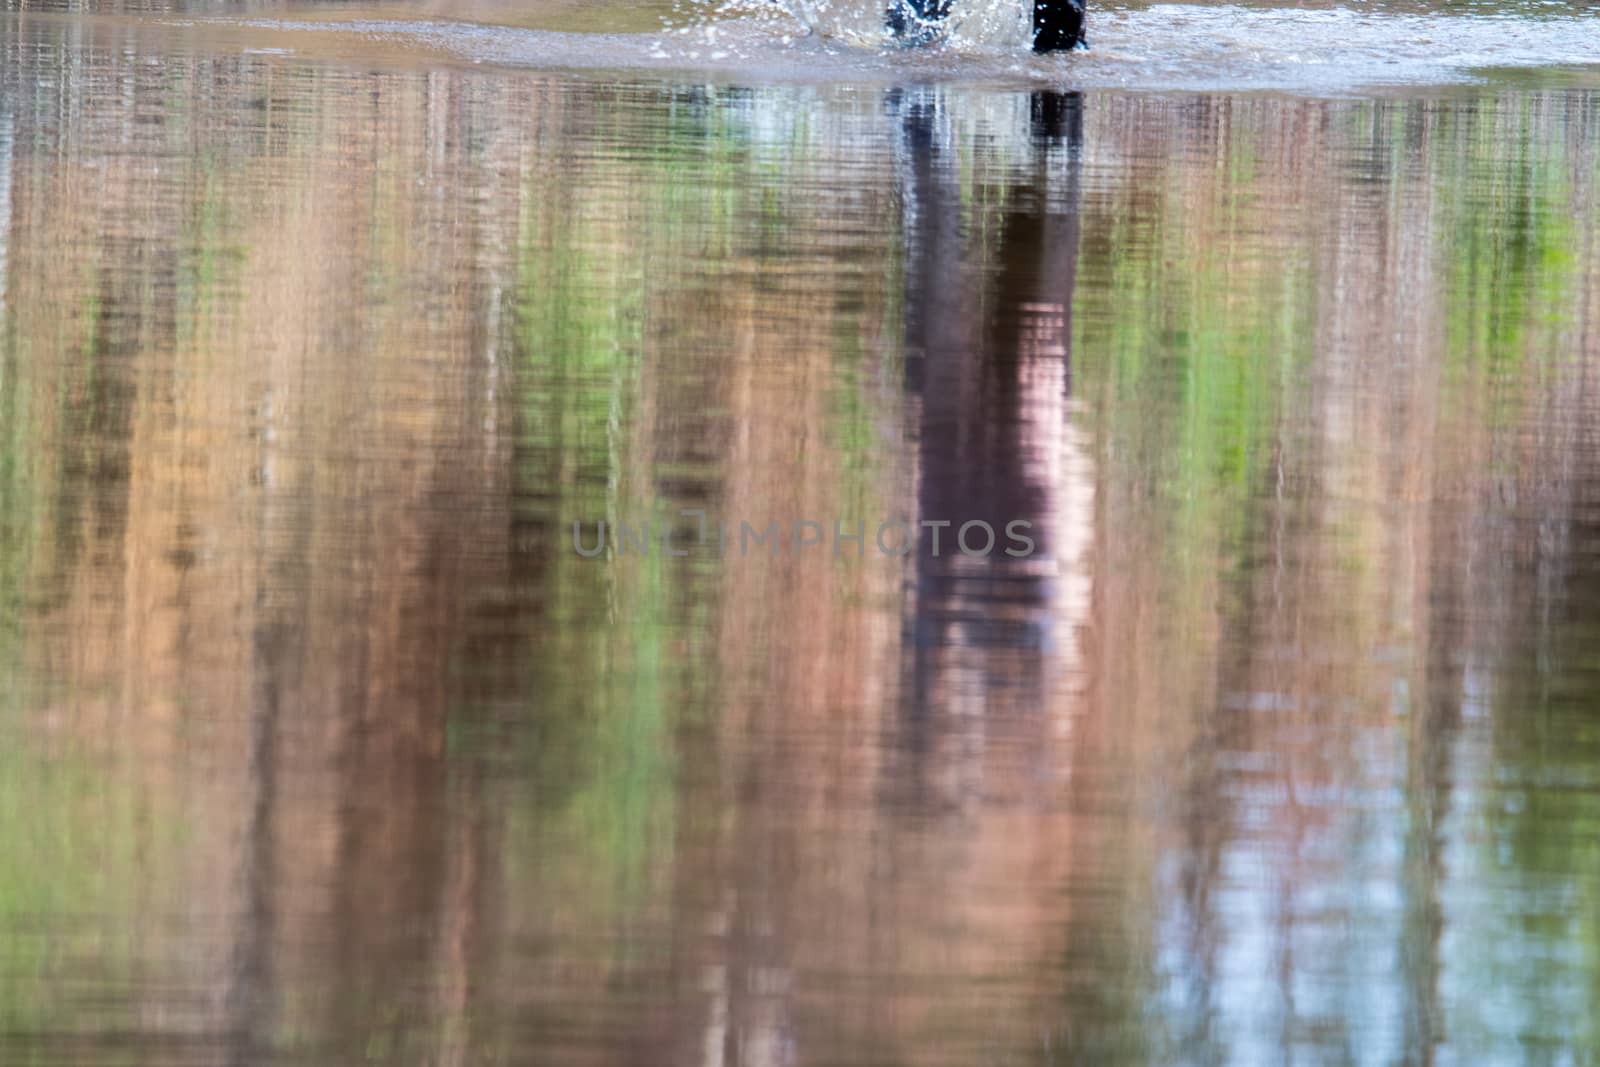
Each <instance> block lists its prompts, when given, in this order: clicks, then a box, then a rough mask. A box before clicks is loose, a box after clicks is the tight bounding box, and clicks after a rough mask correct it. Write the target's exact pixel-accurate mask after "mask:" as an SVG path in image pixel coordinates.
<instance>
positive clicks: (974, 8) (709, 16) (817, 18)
mask: <svg viewBox="0 0 1600 1067" xmlns="http://www.w3.org/2000/svg"><path fill="white" fill-rule="evenodd" d="M889 5H890V0H777V2H776V3H770V2H769V3H761V2H759V0H758V2H752V0H714V2H712V3H710V4H707V3H704V2H696V0H678V2H677V4H676V6H675V8H674V12H673V16H672V19H671V21H672V22H673V23H675V24H676V26H677V28H678V31H679V32H680V33H685V31H687V34H686V35H689V36H693V35H696V34H702V35H703V34H705V33H706V32H707V31H708V30H709V29H710V28H711V27H712V26H714V25H715V24H716V23H718V22H725V21H728V20H730V19H746V20H749V19H754V20H757V21H760V22H767V23H779V22H786V23H792V24H795V25H794V32H795V33H796V34H797V35H813V36H816V37H819V38H822V39H824V40H827V41H837V42H839V43H841V44H845V45H848V46H851V47H854V48H870V49H874V50H889V49H897V48H900V47H903V46H904V44H905V43H906V42H905V40H903V39H896V37H895V36H894V35H893V34H891V33H890V31H889V28H888V12H889ZM1032 7H1033V5H1032V3H1031V0H960V2H959V3H956V4H954V5H952V9H951V10H950V12H949V13H948V14H947V15H945V16H944V17H943V18H940V19H936V20H935V19H929V20H921V21H920V22H919V24H918V25H916V26H914V27H913V29H914V31H919V32H913V33H912V34H911V35H910V36H911V37H912V38H914V39H915V40H916V42H917V43H918V44H921V45H924V46H929V47H933V48H937V49H940V50H945V51H954V52H988V53H996V52H1006V53H1015V52H1025V51H1027V50H1028V49H1029V48H1030V47H1031V44H1032V40H1033V38H1032ZM912 18H913V20H914V21H916V20H915V17H914V16H912Z"/></svg>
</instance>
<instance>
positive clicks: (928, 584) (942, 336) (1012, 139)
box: [884, 91, 1095, 1042]
mask: <svg viewBox="0 0 1600 1067" xmlns="http://www.w3.org/2000/svg"><path fill="white" fill-rule="evenodd" d="M954 99H955V98H952V100H951V101H948V102H947V101H945V100H944V99H942V98H941V95H940V94H938V93H937V92H933V91H929V92H916V93H914V92H905V93H902V94H900V95H899V96H897V97H895V98H894V99H893V106H894V107H895V109H896V115H897V117H898V119H899V120H900V122H901V130H900V136H901V145H902V159H901V165H902V167H903V171H902V178H901V183H900V184H901V188H902V195H903V200H904V212H905V216H904V217H905V221H904V227H905V233H906V241H907V251H906V261H907V267H906V278H907V280H906V304H905V308H906V310H905V331H906V332H905V350H906V376H907V389H908V393H909V403H908V411H909V414H908V418H909V419H910V422H911V432H912V434H913V435H914V436H915V438H916V444H915V450H914V457H915V460H914V462H915V464H916V468H917V469H916V471H915V476H914V482H915V486H916V488H915V497H914V500H913V501H909V502H908V504H909V506H908V510H909V511H913V512H914V513H915V514H914V521H916V522H918V523H927V524H931V523H940V522H948V523H949V524H950V525H949V526H947V527H931V526H930V527H925V528H924V530H923V533H922V540H921V543H920V545H919V547H918V551H917V553H916V555H915V557H914V558H913V559H911V560H908V561H907V582H908V587H909V588H908V592H907V597H906V602H905V607H904V609H903V611H904V614H903V616H902V620H903V626H904V640H903V646H902V647H903V648H904V649H905V651H904V654H903V656H904V658H903V676H902V690H901V691H902V694H903V695H902V700H901V703H900V713H899V718H898V721H897V723H896V725H895V726H894V727H893V729H894V730H895V731H896V733H897V735H898V737H897V742H896V743H895V744H894V745H893V750H894V752H895V754H896V755H895V757H894V758H895V759H896V760H897V761H898V763H899V766H897V767H896V768H894V769H893V770H892V771H891V772H890V773H889V776H888V778H887V779H886V780H887V781H888V782H889V783H892V784H891V786H890V789H889V790H888V792H887V794H886V795H885V797H884V801H885V803H887V804H888V805H889V806H890V811H891V812H892V813H893V815H892V818H893V819H894V823H895V825H896V826H897V827H898V830H897V832H896V833H895V834H894V835H893V840H894V844H893V845H892V846H891V847H892V849H893V851H894V856H893V859H892V860H891V861H890V869H891V870H892V871H893V874H892V875H891V877H892V879H893V880H894V881H895V882H896V884H897V888H896V889H895V890H894V895H895V897H896V901H897V903H896V909H897V910H896V914H897V915H899V916H901V920H900V925H901V927H903V928H905V929H908V930H911V931H912V935H911V936H910V937H909V938H907V939H906V940H905V941H904V942H903V944H904V945H905V947H904V948H903V949H902V954H901V956H900V960H899V963H900V965H901V966H902V967H905V968H907V969H908V970H909V971H912V972H915V971H917V970H919V969H920V968H924V967H928V966H935V965H936V966H939V967H941V968H942V969H943V973H945V974H949V975H952V976H959V980H960V981H962V982H970V983H974V984H976V985H980V986H982V987H983V988H984V989H986V990H988V991H989V994H987V995H990V996H992V997H993V998H994V999H993V1000H992V1001H991V1002H990V1003H991V1005H999V1004H1002V1003H1003V1004H1004V1005H1005V1010H1004V1011H1003V1012H1002V1011H992V1012H991V1013H989V1015H988V1017H986V1018H972V1019H969V1020H967V1022H966V1023H965V1025H967V1026H968V1027H969V1028H970V1029H971V1031H972V1032H973V1033H974V1034H977V1033H980V1032H986V1033H988V1034H989V1035H990V1036H991V1037H992V1038H993V1039H994V1040H997V1041H1001V1042H1005V1041H1009V1040H1011V1038H1012V1037H1013V1036H1014V1035H1015V1034H1017V1033H1023V1032H1027V1033H1032V1034H1040V1033H1046V1032H1051V1031H1052V1029H1053V1028H1054V1027H1056V1026H1058V1025H1059V1024H1060V1019H1059V1012H1060V1008H1059V989H1057V990H1055V991H1052V989H1051V986H1052V984H1053V983H1054V984H1056V985H1059V980H1058V979H1059V976H1056V977H1052V973H1053V968H1054V967H1055V966H1056V961H1055V960H1053V959H1052V958H1051V957H1050V951H1051V950H1050V949H1049V948H1048V947H1047V946H1048V945H1049V944H1050V943H1052V941H1054V940H1055V939H1057V938H1058V937H1059V936H1060V935H1059V931H1060V930H1061V928H1062V924H1063V923H1064V922H1065V916H1064V915H1063V913H1062V908H1063V899H1064V898H1063V896H1062V894H1061V887H1062V886H1063V885H1065V884H1066V882H1067V872H1068V868H1069V866H1070V864H1071V863H1072V861H1073V856H1074V843H1073V840H1072V838H1073V831H1074V826H1073V822H1072V819H1071V815H1070V807H1069V803H1068V798H1067V795H1066V793H1067V788H1068V771H1069V768H1070V765H1071V759H1072V751H1073V745H1074V743H1075V734H1074V723H1075V722H1076V718H1077V716H1076V709H1077V708H1078V706H1079V704H1080V701H1081V695H1082V691H1083V681H1082V676H1083V669H1082V662H1081V658H1080V657H1081V654H1080V645H1081V643H1082V638H1081V636H1080V630H1081V629H1082V628H1083V627H1084V626H1085V625H1086V624H1087V622H1088V615H1089V610H1090V597H1089V582H1088V578H1087V577H1086V575H1087V572H1088V567H1087V558H1086V557H1087V553H1088V551H1089V548H1090V538H1091V536H1092V530H1093V523H1094V507H1095V505H1094V479H1093V473H1092V468H1091V466H1090V461H1089V459H1088V456H1087V454H1086V451H1085V449H1084V447H1083V446H1082V444H1081V443H1080V441H1079V437H1078V434H1077V431H1076V428H1075V427H1074V425H1073V417H1072V410H1071V405H1072V388H1071V386H1072V376H1071V365H1070V351H1069V348H1070V344H1069V342H1070V336H1071V304H1072V293H1073V280H1074V272H1075V264H1076V258H1077V252H1078V230H1079V223H1078V197H1079V168H1080V165H1081V163H1080V159H1081V144H1082V130H1083V102H1082V99H1081V97H1079V96H1077V95H1075V94H1062V93H1052V92H1037V93H1034V94H1032V96H1031V98H1029V97H1024V98H1021V99H1020V100H1019V99H1017V98H1012V101H1013V102H1014V103H1015V105H1016V106H1017V110H1016V111H1013V112H1011V113H1010V114H1006V113H1005V112H1003V111H1001V112H999V113H995V112H994V111H993V110H991V111H989V112H988V113H985V114H981V115H980V114H960V115H957V114H954V113H952V112H953V108H951V109H949V110H947V107H946V105H947V103H953V102H954ZM1000 103H1001V106H1004V105H1005V103H1006V102H1005V101H1001V102H1000ZM991 106H992V105H991ZM1023 106H1026V111H1024V110H1022V108H1023ZM973 124H978V125H980V127H981V126H988V127H989V129H988V130H984V131H982V135H981V136H973V131H972V129H970V128H969V127H970V126H971V125H973ZM958 129H960V130H963V131H964V132H963V133H961V134H960V135H957V134H956V132H955V131H956V130H958ZM1011 131H1015V132H1014V133H1011ZM1024 131H1025V132H1024ZM1008 133H1011V136H1007V134H1008ZM958 147H959V148H960V150H961V151H960V158H958V151H957V149H958ZM976 152H982V153H993V154H994V155H996V156H999V157H1000V158H998V159H983V160H981V161H980V162H973V161H972V160H971V159H970V158H968V157H969V153H976ZM974 173H976V174H979V175H982V174H985V173H987V174H993V175H1000V176H1001V178H1000V180H999V181H995V180H994V179H990V180H989V181H988V182H987V183H986V182H985V181H983V180H981V179H975V178H973V177H972V175H973V174H974ZM972 522H982V523H986V524H987V525H988V527H989V528H991V529H993V530H994V532H995V543H994V545H993V547H992V550H991V551H990V552H989V553H988V555H987V556H984V557H981V558H980V557H978V556H968V555H966V554H964V553H963V552H962V551H961V548H960V543H961V538H960V533H961V528H962V526H963V524H966V523H972ZM1016 523H1026V524H1028V525H1027V526H1026V527H1020V526H1012V524H1016ZM1008 526H1012V528H1013V529H1014V530H1018V531H1020V532H1022V533H1024V534H1025V535H1026V536H1027V537H1028V538H1030V539H1031V541H1032V546H1031V551H1029V550H1028V549H1027V546H1026V545H1025V544H1022V543H1019V542H1018V541H1016V540H1013V539H1010V538H1008V537H1007V528H1008ZM935 532H937V533H938V535H939V550H938V555H937V556H935V555H934V553H933V544H932V537H933V534H934V533H935ZM987 539H988V537H987V534H986V533H985V531H984V530H983V529H982V528H981V527H976V526H974V527H971V528H969V530H968V533H967V538H966V545H967V547H968V548H970V549H972V550H974V551H979V550H981V549H983V548H984V547H985V543H986V541H987ZM1008 548H1011V549H1013V550H1015V551H1017V552H1019V553H1021V554H1019V555H1017V556H1010V555H1007V554H1006V549H1008ZM935 887H936V889H935ZM933 931H939V933H938V934H937V936H934V934H933V933H932V932H933ZM924 934H926V936H927V940H926V941H924V940H923V936H924ZM936 959H937V960H938V961H939V962H938V963H937V964H935V963H934V962H933V961H934V960H936ZM941 1010H942V1009H940V1008H938V1007H937V1006H936V1005H932V1004H930V1005H929V1006H928V1011H929V1013H930V1015H929V1017H928V1018H925V1019H922V1020H920V1021H918V1022H913V1023H911V1025H912V1026H913V1028H919V1029H920V1027H922V1026H933V1025H935V1020H934V1018H933V1015H934V1014H936V1013H938V1012H939V1011H941ZM1002 1016H1003V1018H1002Z"/></svg>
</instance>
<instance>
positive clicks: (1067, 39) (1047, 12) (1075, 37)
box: [1033, 0, 1089, 52]
mask: <svg viewBox="0 0 1600 1067" xmlns="http://www.w3.org/2000/svg"><path fill="white" fill-rule="evenodd" d="M1084 2H1085V0H1033V50H1034V51H1035V52H1065V51H1067V50H1069V49H1072V48H1087V47H1089V41H1088V38H1086V37H1085V36H1084V35H1083V5H1084Z"/></svg>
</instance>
